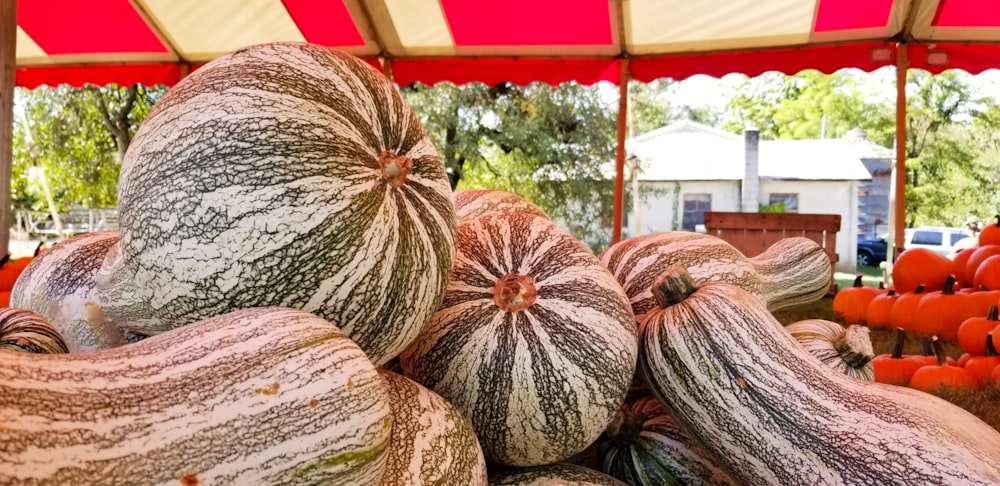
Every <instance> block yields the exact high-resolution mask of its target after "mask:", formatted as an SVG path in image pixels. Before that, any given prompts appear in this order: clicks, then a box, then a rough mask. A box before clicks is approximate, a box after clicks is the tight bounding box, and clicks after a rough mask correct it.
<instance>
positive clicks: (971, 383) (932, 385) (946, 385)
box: [910, 337, 976, 393]
mask: <svg viewBox="0 0 1000 486" xmlns="http://www.w3.org/2000/svg"><path fill="white" fill-rule="evenodd" d="M931 341H932V344H933V346H934V353H935V356H936V357H937V364H933V365H926V366H921V367H920V368H919V369H917V371H915V372H913V376H912V377H910V388H914V389H917V390H920V391H924V392H927V393H939V392H941V391H942V390H944V389H954V390H968V389H972V388H975V387H976V378H975V376H973V375H972V373H971V372H970V371H969V370H966V369H965V368H961V367H958V366H954V365H951V364H948V361H947V358H946V356H945V354H944V348H942V347H941V342H940V341H938V340H937V338H936V337H934V338H931Z"/></svg>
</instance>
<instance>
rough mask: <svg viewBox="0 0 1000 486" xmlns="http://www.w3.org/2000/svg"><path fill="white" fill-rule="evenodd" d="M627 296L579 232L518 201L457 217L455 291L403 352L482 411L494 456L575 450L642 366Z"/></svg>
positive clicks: (456, 398)
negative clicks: (514, 206)
mask: <svg viewBox="0 0 1000 486" xmlns="http://www.w3.org/2000/svg"><path fill="white" fill-rule="evenodd" d="M636 339H637V338H636V334H635V321H634V317H633V315H632V311H631V308H630V307H629V303H628V299H627V297H626V296H625V293H624V292H623V291H622V289H621V286H620V285H618V282H616V281H615V279H614V277H613V276H611V274H610V273H608V271H607V270H606V269H604V268H603V267H602V266H601V264H600V262H598V260H597V258H596V257H595V256H594V254H593V253H591V252H590V250H589V249H588V248H587V247H586V246H584V245H583V243H581V242H580V241H578V240H577V239H576V238H574V237H573V236H572V235H570V234H569V233H567V232H566V231H565V230H563V229H561V228H559V227H558V226H556V225H555V224H554V223H552V222H551V221H548V220H546V219H545V218H542V217H540V216H534V215H530V214H526V213H518V212H508V213H501V214H496V215H487V216H482V217H480V218H476V219H473V220H470V221H467V222H465V223H462V224H460V225H459V227H458V254H457V257H456V262H455V269H454V271H453V272H452V276H451V282H449V284H448V292H447V293H446V295H445V299H444V302H443V303H442V305H441V308H440V309H439V310H438V311H437V313H436V314H435V315H434V319H433V320H432V321H431V324H429V325H428V326H427V328H425V329H424V331H423V332H422V333H421V334H420V336H419V337H418V339H417V340H416V341H415V342H414V343H413V345H412V346H410V347H409V348H407V349H406V351H404V352H403V353H402V354H401V355H400V363H401V365H402V369H403V371H404V372H405V374H406V376H408V377H410V378H412V379H414V380H415V381H417V382H419V383H422V384H423V385H424V386H427V387H428V388H430V389H432V390H434V391H435V392H437V393H438V394H440V395H441V396H442V397H444V398H445V399H446V400H448V401H449V402H451V403H452V404H453V405H455V407H456V408H458V409H459V410H461V411H462V412H463V413H464V414H465V415H466V416H467V417H469V419H470V420H471V421H472V424H473V427H474V429H475V430H476V435H477V436H478V437H479V442H480V444H481V445H482V447H483V452H484V454H485V455H486V458H487V460H490V461H492V462H495V463H500V464H507V465H515V466H531V465H540V464H549V463H553V462H557V461H562V460H565V459H567V458H569V457H571V456H573V455H574V454H576V453H578V452H580V451H582V450H583V449H585V448H586V447H587V446H588V445H590V444H591V443H592V442H594V440H595V439H597V437H598V436H599V435H600V434H601V432H602V431H603V430H604V427H605V426H606V425H607V424H608V423H609V422H610V421H611V419H612V418H613V417H614V415H615V413H616V412H617V411H618V408H619V407H620V406H621V404H622V402H623V400H624V398H625V393H626V391H627V389H628V386H629V383H630V381H631V379H632V376H633V373H634V370H635V360H636V353H637V347H636V346H637V341H636Z"/></svg>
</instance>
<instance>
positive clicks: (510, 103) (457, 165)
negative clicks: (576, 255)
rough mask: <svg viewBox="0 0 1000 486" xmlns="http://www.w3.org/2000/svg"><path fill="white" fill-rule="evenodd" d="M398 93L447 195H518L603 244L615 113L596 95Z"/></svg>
mask: <svg viewBox="0 0 1000 486" xmlns="http://www.w3.org/2000/svg"><path fill="white" fill-rule="evenodd" d="M403 92H404V94H405V95H406V97H407V100H408V101H409V102H410V104H411V105H412V106H413V107H414V110H415V111H416V112H417V113H418V116H419V117H420V119H421V122H422V123H423V124H424V127H425V129H426V130H427V132H428V134H429V136H430V137H431V139H432V140H433V141H434V144H435V146H436V147H437V148H438V151H439V152H440V153H441V155H442V158H443V160H444V162H445V167H446V170H447V171H448V173H449V175H450V176H451V180H452V187H453V188H454V189H456V190H462V189H481V188H489V189H501V190H506V191H509V192H513V193H515V194H519V195H521V196H523V197H525V198H526V199H528V200H530V201H532V202H534V203H535V204H537V205H538V206H539V207H541V208H542V209H543V210H545V211H546V213H548V214H549V216H550V217H552V218H553V219H555V220H558V221H559V222H560V223H561V224H562V225H563V226H564V227H566V228H567V229H568V230H570V231H571V232H572V233H574V234H575V235H576V236H577V237H578V238H580V239H582V240H584V241H586V242H588V243H589V244H591V246H592V247H594V248H595V249H599V248H601V247H602V246H605V245H607V244H608V243H610V221H607V218H608V216H609V215H610V214H611V205H612V197H613V183H612V180H611V179H610V178H609V177H608V173H607V170H608V167H609V166H608V164H609V163H610V161H612V160H613V159H614V157H615V143H616V133H617V131H616V123H617V111H616V109H615V108H616V107H614V106H611V102H610V101H608V100H607V99H606V97H602V95H601V92H600V91H599V88H597V87H589V86H582V85H579V84H577V83H564V84H562V85H560V86H557V87H552V86H549V85H547V84H542V83H533V84H530V85H527V86H517V85H513V84H509V83H501V84H498V85H496V86H492V87H487V86H485V85H483V84H481V83H471V84H466V85H463V86H455V85H452V84H449V83H440V84H438V85H436V86H434V87H428V86H423V85H414V86H409V87H406V88H404V90H403ZM614 104H615V105H616V104H617V100H614Z"/></svg>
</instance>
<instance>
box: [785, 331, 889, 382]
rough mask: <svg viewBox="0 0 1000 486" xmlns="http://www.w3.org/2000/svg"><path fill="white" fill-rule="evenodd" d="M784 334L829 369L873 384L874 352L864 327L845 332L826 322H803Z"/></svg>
mask: <svg viewBox="0 0 1000 486" xmlns="http://www.w3.org/2000/svg"><path fill="white" fill-rule="evenodd" d="M785 330H786V331H788V332H789V333H790V334H791V335H792V337H794V338H795V340H796V341H798V342H799V344H801V345H802V347H803V348H804V349H805V350H806V351H808V352H809V354H811V355H813V356H815V357H816V358H817V359H819V360H820V361H822V362H823V364H825V365H826V366H829V367H830V368H831V369H833V370H836V371H839V372H841V373H843V374H845V375H847V376H850V377H853V378H857V379H859V380H868V381H874V380H875V367H874V365H872V360H873V359H875V350H874V348H872V340H871V336H870V332H869V330H868V328H867V327H865V326H858V325H855V324H852V325H850V326H847V327H846V328H845V327H844V326H842V325H840V324H839V323H836V322H833V321H828V320H826V319H805V320H802V321H798V322H793V323H791V324H789V325H787V326H785Z"/></svg>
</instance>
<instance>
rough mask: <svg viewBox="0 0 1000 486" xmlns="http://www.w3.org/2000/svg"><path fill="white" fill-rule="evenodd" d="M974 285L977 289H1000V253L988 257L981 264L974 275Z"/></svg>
mask: <svg viewBox="0 0 1000 486" xmlns="http://www.w3.org/2000/svg"><path fill="white" fill-rule="evenodd" d="M998 246H1000V245H998ZM972 285H973V286H974V287H976V288H977V289H984V288H985V289H988V290H1000V253H998V254H996V255H991V256H989V257H987V258H986V259H985V260H983V261H982V262H981V263H980V264H979V266H978V267H977V268H976V274H975V275H973V277H972Z"/></svg>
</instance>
